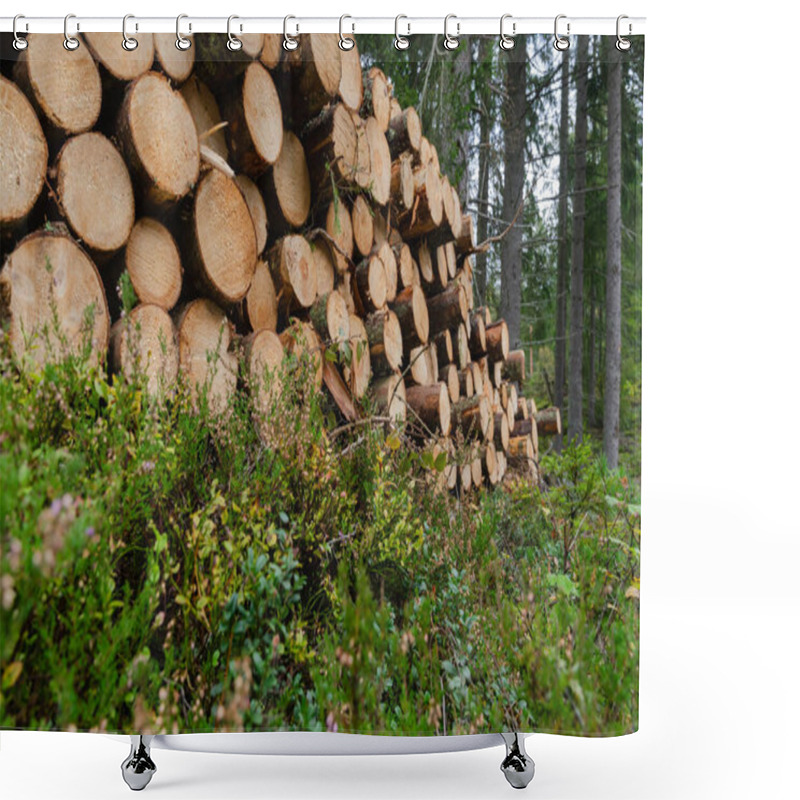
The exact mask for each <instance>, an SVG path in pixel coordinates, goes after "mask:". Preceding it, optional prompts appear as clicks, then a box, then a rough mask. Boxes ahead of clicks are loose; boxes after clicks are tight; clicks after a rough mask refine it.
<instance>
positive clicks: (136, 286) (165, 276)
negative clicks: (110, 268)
mask: <svg viewBox="0 0 800 800" xmlns="http://www.w3.org/2000/svg"><path fill="white" fill-rule="evenodd" d="M125 269H126V270H127V272H128V277H129V278H130V280H131V285H132V286H133V290H134V292H136V296H137V297H138V298H139V300H140V301H141V302H142V303H145V304H153V305H156V306H159V307H160V308H163V309H164V310H165V311H170V310H171V309H172V308H173V307H174V306H175V304H176V303H177V302H178V298H179V297H180V293H181V286H182V285H183V267H182V265H181V256H180V253H179V252H178V247H177V245H176V244H175V240H174V239H173V238H172V234H171V233H170V232H169V230H168V229H167V228H166V227H164V225H162V224H161V223H160V222H159V221H158V220H155V219H153V218H151V217H142V218H141V219H140V220H139V221H138V222H137V223H136V224H135V225H134V226H133V230H132V231H131V235H130V237H129V238H128V244H127V246H126V247H125Z"/></svg>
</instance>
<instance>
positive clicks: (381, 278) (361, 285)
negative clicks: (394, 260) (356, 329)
mask: <svg viewBox="0 0 800 800" xmlns="http://www.w3.org/2000/svg"><path fill="white" fill-rule="evenodd" d="M355 278H356V280H355V286H356V304H357V305H359V306H360V307H361V309H362V311H363V313H364V314H367V313H369V312H370V311H377V310H378V309H380V308H383V307H384V305H386V270H385V268H384V266H383V261H381V259H380V258H379V257H378V255H377V253H373V254H372V255H371V256H370V257H369V258H365V259H364V260H363V261H361V263H359V264H358V265H357V266H356V271H355Z"/></svg>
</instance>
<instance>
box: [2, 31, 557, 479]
mask: <svg viewBox="0 0 800 800" xmlns="http://www.w3.org/2000/svg"><path fill="white" fill-rule="evenodd" d="M281 40H282V37H279V36H272V35H263V36H262V35H248V36H245V37H243V44H244V46H243V47H242V48H241V50H239V51H231V50H229V49H228V48H226V46H225V41H226V37H223V36H216V35H203V36H199V35H198V36H196V37H194V40H193V44H192V47H190V48H189V49H188V50H185V51H181V50H178V49H177V48H176V47H175V43H174V36H172V35H168V34H164V35H160V34H155V35H149V34H138V41H139V46H138V47H137V48H136V49H135V50H133V51H126V50H124V49H123V48H122V47H121V46H120V36H119V33H108V34H102V33H86V34H84V35H83V36H82V37H81V46H80V47H79V48H78V49H77V50H75V51H67V50H65V48H64V47H63V46H62V37H60V36H56V35H42V34H32V35H30V36H29V37H28V47H27V49H26V50H24V51H22V52H21V53H19V54H15V55H16V57H17V61H16V63H13V65H11V66H9V64H10V62H6V63H5V65H4V67H3V69H4V74H3V76H2V77H0V163H2V171H1V172H0V235H1V236H2V244H3V253H4V256H3V266H2V272H0V318H2V320H3V322H4V325H5V327H6V328H7V331H8V333H7V335H8V336H9V337H10V341H11V344H12V346H13V348H14V350H15V352H16V354H17V356H18V357H19V359H20V361H21V363H26V361H27V362H28V363H33V364H41V362H42V361H44V360H46V359H48V358H54V357H58V356H59V352H58V351H59V350H60V349H61V348H64V347H66V348H67V349H70V348H75V347H77V346H78V343H79V342H81V343H82V342H84V341H86V339H87V337H88V338H90V340H91V351H92V355H93V357H94V358H96V359H97V360H98V362H102V361H103V360H104V359H106V358H107V360H108V364H109V365H110V368H111V369H112V370H114V371H118V372H122V373H123V374H130V373H131V371H132V370H133V369H135V368H138V369H140V370H143V371H144V372H145V374H146V376H147V378H148V381H149V387H150V390H151V391H153V392H156V391H160V390H162V389H163V388H164V387H165V386H167V387H168V386H169V385H171V384H173V383H174V382H175V380H176V379H177V376H178V374H179V372H180V373H181V374H182V375H183V376H184V377H185V378H186V379H187V381H188V385H189V386H191V387H197V386H201V385H205V386H208V391H209V400H210V402H211V405H212V407H214V408H217V409H224V408H226V407H227V406H228V404H229V402H230V400H231V397H232V395H233V393H234V392H236V391H237V390H239V389H240V388H241V387H242V386H243V384H244V385H248V383H249V382H248V381H246V380H245V381H243V380H242V376H243V375H244V376H245V378H246V376H247V375H248V374H252V375H256V374H261V375H263V374H264V370H265V367H274V366H276V365H279V364H280V363H281V361H282V359H283V357H284V354H285V352H286V351H290V352H302V351H307V352H309V353H311V354H314V357H315V358H316V361H315V363H316V365H317V366H316V368H315V382H316V386H317V388H318V389H319V390H320V391H325V392H327V393H328V394H329V395H330V397H331V399H332V401H333V402H334V403H335V407H336V409H338V412H337V420H338V422H340V423H352V422H355V421H357V420H359V419H362V418H365V417H366V416H367V415H373V416H374V417H383V418H385V419H388V420H390V421H391V424H395V425H398V426H401V427H402V430H403V431H404V432H405V434H407V435H408V437H409V440H412V439H413V440H416V441H429V442H430V441H432V442H433V445H432V447H433V450H434V451H435V452H436V453H439V452H442V451H445V452H447V453H448V454H449V456H450V457H449V458H448V466H447V468H446V470H445V471H444V472H443V481H444V482H445V484H446V485H448V486H449V487H450V488H455V487H456V486H459V487H460V488H461V490H468V489H469V488H470V487H472V486H476V485H480V484H483V483H486V484H490V485H494V484H497V483H499V482H500V481H501V480H502V479H503V476H504V474H505V473H506V470H507V468H508V467H509V466H516V467H518V468H519V469H524V470H528V471H530V473H531V474H533V475H534V476H536V475H537V467H536V465H537V462H538V451H539V445H538V441H539V436H540V435H543V434H554V433H560V429H561V421H560V416H559V412H558V409H545V410H543V411H541V412H537V409H536V407H535V404H534V403H533V401H532V400H530V399H526V398H524V397H522V395H521V391H520V388H521V386H522V384H523V380H524V377H525V375H524V371H525V358H524V354H523V352H522V351H515V352H509V337H508V329H507V327H506V324H505V322H503V320H493V319H492V317H491V315H490V313H489V311H488V310H487V309H486V308H476V307H474V300H473V291H472V261H471V256H472V255H473V254H474V252H475V242H474V239H473V225H472V220H471V217H469V216H468V215H465V214H464V213H463V212H462V208H461V201H460V198H459V196H458V193H457V191H456V189H455V187H453V186H452V185H451V183H450V181H449V180H448V178H447V177H446V176H443V175H442V174H441V173H440V168H439V160H438V156H437V152H436V148H435V147H434V146H433V145H432V144H431V143H430V142H429V141H428V139H427V138H426V137H425V136H424V135H423V132H422V128H421V125H420V120H419V117H418V115H417V113H416V111H415V110H414V108H405V109H403V108H401V106H400V105H399V104H398V102H397V99H396V98H395V97H393V96H392V87H391V83H390V82H389V80H388V79H387V78H386V76H385V75H384V73H383V72H382V71H381V70H380V69H379V68H378V67H375V66H373V67H371V68H370V69H369V70H368V71H366V72H364V73H363V74H362V68H361V63H360V59H359V54H358V50H357V48H353V49H352V50H349V51H342V50H341V49H340V48H339V47H338V37H337V36H329V35H304V36H302V37H300V46H299V47H298V48H297V49H296V50H294V51H292V52H286V51H284V50H283V49H282V48H281V46H280V45H281ZM12 52H13V51H12ZM123 278H124V280H123ZM123 284H124V285H125V286H126V287H127V290H128V291H129V292H131V291H132V292H133V293H134V294H135V305H134V306H133V307H132V310H129V311H128V313H124V312H123V307H122V303H121V287H122V286H123ZM54 313H55V314H56V315H57V317H58V326H59V328H60V331H61V332H62V333H63V336H62V337H61V340H60V342H59V341H56V342H55V343H54V342H53V341H49V343H46V342H45V337H44V336H43V335H42V332H43V331H44V330H48V331H50V332H52V329H53V315H54ZM345 343H346V344H347V345H349V347H347V348H343V347H342V346H343V345H344V344H345ZM331 349H334V352H335V355H336V357H335V358H328V357H326V356H325V352H326V350H327V351H330V350H331ZM343 350H346V351H347V353H348V354H349V357H347V358H342V357H340V356H341V353H342V352H343ZM323 387H324V389H323ZM268 388H272V389H274V387H268ZM256 399H257V401H258V403H260V402H261V401H262V400H263V398H262V397H259V398H256Z"/></svg>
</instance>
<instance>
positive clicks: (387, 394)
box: [373, 373, 408, 425]
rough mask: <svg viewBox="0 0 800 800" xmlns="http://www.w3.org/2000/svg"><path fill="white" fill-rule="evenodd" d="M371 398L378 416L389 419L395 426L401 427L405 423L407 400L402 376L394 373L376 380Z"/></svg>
mask: <svg viewBox="0 0 800 800" xmlns="http://www.w3.org/2000/svg"><path fill="white" fill-rule="evenodd" d="M373 396H374V399H375V409H376V411H377V412H378V413H379V414H381V415H382V416H385V417H390V418H391V419H392V420H393V422H394V424H396V425H402V424H403V423H404V422H405V421H406V406H407V402H408V400H407V398H406V385H405V383H403V376H402V375H399V374H396V373H394V374H391V375H387V376H386V377H384V378H379V379H378V380H376V381H375V383H374V385H373Z"/></svg>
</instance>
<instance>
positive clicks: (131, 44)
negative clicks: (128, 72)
mask: <svg viewBox="0 0 800 800" xmlns="http://www.w3.org/2000/svg"><path fill="white" fill-rule="evenodd" d="M129 19H134V16H133V14H126V15H125V16H124V17H123V18H122V49H123V50H127V51H128V52H130V51H131V50H135V49H136V48H137V47H138V46H139V40H138V39H135V38H134V37H133V36H128V20H129ZM138 28H139V26H138V25H136V26H135V30H138Z"/></svg>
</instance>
